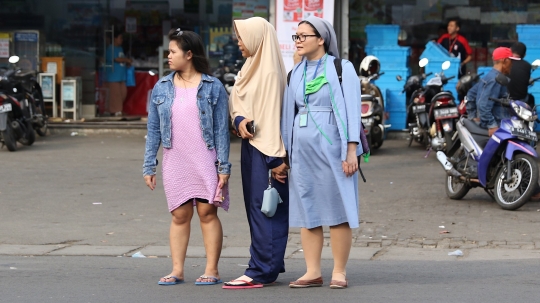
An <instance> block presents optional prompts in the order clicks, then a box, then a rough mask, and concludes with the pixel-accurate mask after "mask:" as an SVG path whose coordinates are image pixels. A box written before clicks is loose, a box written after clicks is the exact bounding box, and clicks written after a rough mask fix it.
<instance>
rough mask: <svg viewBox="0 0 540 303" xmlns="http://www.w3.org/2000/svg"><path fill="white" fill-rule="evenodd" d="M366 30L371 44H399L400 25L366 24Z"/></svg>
mask: <svg viewBox="0 0 540 303" xmlns="http://www.w3.org/2000/svg"><path fill="white" fill-rule="evenodd" d="M364 31H365V32H366V35H367V41H368V44H369V45H370V46H381V45H397V42H398V35H399V25H373V24H369V25H366V27H365V29H364Z"/></svg>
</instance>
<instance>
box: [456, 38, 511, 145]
mask: <svg viewBox="0 0 540 303" xmlns="http://www.w3.org/2000/svg"><path fill="white" fill-rule="evenodd" d="M515 60H520V59H519V58H517V57H514V56H513V55H512V51H511V50H510V49H509V48H508V47H498V48H496V49H495V50H494V51H493V69H492V70H491V71H489V72H488V73H487V74H486V75H485V76H484V77H482V79H480V81H479V82H478V83H477V84H476V85H475V86H474V87H473V88H472V89H471V90H469V92H468V93H467V100H468V102H467V112H468V114H469V117H470V118H472V119H473V120H476V121H477V122H479V123H480V126H481V127H482V128H487V129H488V132H489V136H491V135H493V133H495V131H497V129H499V125H500V123H501V120H502V119H506V118H510V114H509V113H508V110H507V109H506V108H504V107H502V105H501V104H499V103H497V102H494V101H492V100H490V98H496V99H499V98H502V97H505V96H506V95H507V89H506V87H504V86H502V85H500V84H499V83H497V81H495V78H497V76H498V75H499V74H500V73H503V74H505V75H509V74H510V70H511V68H512V61H515Z"/></svg>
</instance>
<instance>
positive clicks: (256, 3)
mask: <svg viewBox="0 0 540 303" xmlns="http://www.w3.org/2000/svg"><path fill="white" fill-rule="evenodd" d="M300 1H301V0H300ZM251 17H262V18H265V19H268V0H243V1H240V0H234V2H233V20H235V19H247V18H251Z"/></svg>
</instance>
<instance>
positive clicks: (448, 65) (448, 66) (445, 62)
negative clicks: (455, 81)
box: [441, 61, 450, 70]
mask: <svg viewBox="0 0 540 303" xmlns="http://www.w3.org/2000/svg"><path fill="white" fill-rule="evenodd" d="M441 67H442V70H447V69H449V68H450V61H444V62H443V64H442V66H441Z"/></svg>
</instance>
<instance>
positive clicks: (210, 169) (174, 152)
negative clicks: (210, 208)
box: [162, 87, 229, 212]
mask: <svg viewBox="0 0 540 303" xmlns="http://www.w3.org/2000/svg"><path fill="white" fill-rule="evenodd" d="M174 95H175V97H174V101H173V103H172V108H171V148H164V149H163V165H162V172H163V187H164V188H165V196H166V197H167V204H168V206H169V211H171V212H172V211H173V210H175V209H176V208H178V207H179V206H181V205H182V204H184V203H186V202H192V203H193V205H195V204H196V203H195V198H199V199H204V200H207V201H208V202H209V203H210V204H214V201H213V200H214V196H215V194H216V189H217V186H218V181H219V180H218V175H217V169H216V161H217V157H216V150H215V149H212V150H209V149H208V148H207V147H206V142H205V141H204V139H203V136H202V129H201V121H200V119H199V107H198V106H197V88H196V87H194V88H187V89H185V88H180V87H175V94H174ZM223 194H224V195H223V196H224V197H225V200H224V201H223V202H222V203H220V205H217V204H216V206H219V207H222V208H223V209H224V210H228V209H229V195H228V190H226V188H224V191H223Z"/></svg>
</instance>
